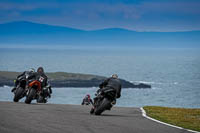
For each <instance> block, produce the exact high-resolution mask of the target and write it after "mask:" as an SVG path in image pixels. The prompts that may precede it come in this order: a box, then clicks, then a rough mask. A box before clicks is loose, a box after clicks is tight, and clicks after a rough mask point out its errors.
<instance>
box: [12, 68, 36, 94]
mask: <svg viewBox="0 0 200 133" xmlns="http://www.w3.org/2000/svg"><path fill="white" fill-rule="evenodd" d="M35 74H36V73H35V69H34V68H30V70H29V71H24V72H23V73H22V74H20V75H18V76H17V78H16V80H14V82H15V85H14V88H13V89H12V90H11V92H14V91H15V90H16V87H17V85H18V84H19V82H20V80H19V79H20V78H21V77H23V76H26V75H29V76H28V79H32V78H35V77H36V75H35Z"/></svg>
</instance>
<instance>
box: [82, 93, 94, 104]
mask: <svg viewBox="0 0 200 133" xmlns="http://www.w3.org/2000/svg"><path fill="white" fill-rule="evenodd" d="M89 104H92V105H93V101H92V99H91V98H90V95H89V94H87V95H86V96H85V98H84V99H83V101H82V103H81V105H89Z"/></svg>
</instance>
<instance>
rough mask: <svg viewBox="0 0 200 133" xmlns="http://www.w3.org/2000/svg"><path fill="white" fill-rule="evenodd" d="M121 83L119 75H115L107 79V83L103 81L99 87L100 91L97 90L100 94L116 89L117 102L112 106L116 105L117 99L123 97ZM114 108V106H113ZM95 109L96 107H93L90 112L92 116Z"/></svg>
mask: <svg viewBox="0 0 200 133" xmlns="http://www.w3.org/2000/svg"><path fill="white" fill-rule="evenodd" d="M121 87H122V85H121V82H120V80H119V79H118V75H117V74H113V75H112V76H111V77H110V78H107V79H106V80H105V81H103V82H102V83H101V84H100V85H99V88H100V89H99V90H97V93H98V92H101V91H104V90H107V89H114V90H116V96H115V100H114V101H113V102H112V104H113V105H114V104H115V103H116V99H117V98H120V97H121ZM96 100H97V97H96V98H94V104H95V103H96ZM111 107H112V106H111ZM111 107H110V108H109V110H110V109H111ZM94 109H95V107H93V108H92V109H91V111H90V113H91V114H93V113H94Z"/></svg>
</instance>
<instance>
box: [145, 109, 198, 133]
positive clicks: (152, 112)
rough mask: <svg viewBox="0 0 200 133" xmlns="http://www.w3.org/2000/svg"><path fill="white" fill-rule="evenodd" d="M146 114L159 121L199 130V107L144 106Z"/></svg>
mask: <svg viewBox="0 0 200 133" xmlns="http://www.w3.org/2000/svg"><path fill="white" fill-rule="evenodd" d="M144 110H145V111H146V113H147V116H150V117H152V118H154V119H157V120H159V121H162V122H165V123H169V124H172V125H176V126H179V127H183V128H186V129H191V130H195V131H200V109H187V108H169V107H158V106H145V107H144Z"/></svg>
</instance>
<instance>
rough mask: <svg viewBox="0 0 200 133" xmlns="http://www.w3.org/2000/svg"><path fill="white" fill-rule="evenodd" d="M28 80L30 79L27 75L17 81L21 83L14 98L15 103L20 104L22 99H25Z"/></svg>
mask: <svg viewBox="0 0 200 133" xmlns="http://www.w3.org/2000/svg"><path fill="white" fill-rule="evenodd" d="M28 78H29V75H28V74H27V73H26V74H25V75H23V76H21V77H19V78H18V79H17V80H18V82H19V83H18V85H17V87H16V90H15V91H14V98H13V101H14V102H18V101H19V100H20V99H21V98H23V97H24V96H25V95H26V92H27V89H26V88H27V79H28ZM15 82H16V81H15Z"/></svg>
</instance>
